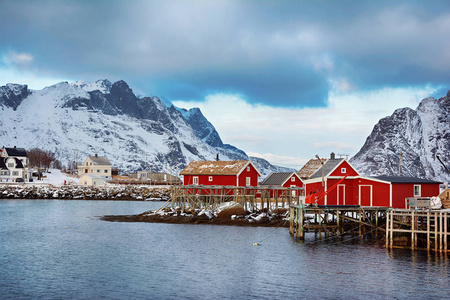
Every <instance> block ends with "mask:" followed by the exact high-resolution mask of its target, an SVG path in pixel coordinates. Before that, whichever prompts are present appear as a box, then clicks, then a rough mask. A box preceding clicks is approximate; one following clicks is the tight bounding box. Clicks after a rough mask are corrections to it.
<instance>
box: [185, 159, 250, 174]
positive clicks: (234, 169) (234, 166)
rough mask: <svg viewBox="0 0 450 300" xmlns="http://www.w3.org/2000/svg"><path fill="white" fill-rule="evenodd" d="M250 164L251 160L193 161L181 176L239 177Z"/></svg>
mask: <svg viewBox="0 0 450 300" xmlns="http://www.w3.org/2000/svg"><path fill="white" fill-rule="evenodd" d="M248 164H252V163H251V162H250V161H249V160H233V161H221V160H220V161H191V162H190V163H189V164H188V165H187V166H186V168H184V169H183V171H181V172H180V175H238V174H239V173H241V171H242V170H243V169H244V168H245V167H246V166H247V165H248ZM252 165H253V164H252ZM255 169H256V168H255ZM257 171H258V170H257ZM258 173H259V172H258Z"/></svg>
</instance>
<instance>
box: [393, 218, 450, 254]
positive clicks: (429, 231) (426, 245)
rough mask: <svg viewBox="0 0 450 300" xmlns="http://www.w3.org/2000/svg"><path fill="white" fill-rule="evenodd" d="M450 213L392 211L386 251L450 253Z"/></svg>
mask: <svg viewBox="0 0 450 300" xmlns="http://www.w3.org/2000/svg"><path fill="white" fill-rule="evenodd" d="M449 222H450V213H449V212H448V211H446V210H427V211H416V210H406V209H395V210H389V211H388V213H387V223H386V248H388V249H392V248H408V249H413V250H415V249H418V250H427V251H434V252H446V253H447V252H449V251H450V250H449V248H448V247H449V244H450V243H449V242H448V240H449V235H450V233H449V226H450V225H449V224H450V223H449Z"/></svg>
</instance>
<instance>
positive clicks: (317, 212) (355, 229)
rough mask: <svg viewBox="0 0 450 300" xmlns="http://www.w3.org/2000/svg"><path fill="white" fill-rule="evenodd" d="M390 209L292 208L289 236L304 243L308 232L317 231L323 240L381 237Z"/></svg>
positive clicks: (346, 207)
mask: <svg viewBox="0 0 450 300" xmlns="http://www.w3.org/2000/svg"><path fill="white" fill-rule="evenodd" d="M387 209H388V208H387V207H362V206H345V205H339V206H305V205H297V206H291V208H290V226H289V228H290V230H289V232H290V234H291V235H293V236H295V237H297V238H298V239H301V240H303V239H304V238H305V232H315V233H316V234H318V235H319V239H320V238H321V237H322V233H323V234H324V235H325V237H329V236H341V235H345V234H359V235H360V236H362V235H365V234H366V233H372V232H374V233H375V234H378V231H383V232H384V231H385V228H384V227H385V226H384V224H385V218H386V211H387Z"/></svg>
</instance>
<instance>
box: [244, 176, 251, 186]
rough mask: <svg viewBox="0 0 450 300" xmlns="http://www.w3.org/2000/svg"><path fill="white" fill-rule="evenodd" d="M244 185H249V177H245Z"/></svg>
mask: <svg viewBox="0 0 450 300" xmlns="http://www.w3.org/2000/svg"><path fill="white" fill-rule="evenodd" d="M245 185H250V177H246V178H245Z"/></svg>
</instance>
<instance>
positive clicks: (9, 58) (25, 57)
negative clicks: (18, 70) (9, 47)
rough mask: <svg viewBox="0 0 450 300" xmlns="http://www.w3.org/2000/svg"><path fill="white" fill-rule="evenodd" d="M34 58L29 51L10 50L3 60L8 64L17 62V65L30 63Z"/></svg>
mask: <svg viewBox="0 0 450 300" xmlns="http://www.w3.org/2000/svg"><path fill="white" fill-rule="evenodd" d="M33 60H34V57H33V56H32V55H31V54H28V53H16V52H9V53H8V54H6V55H5V56H4V57H3V62H4V63H6V64H16V65H21V66H24V65H29V64H30V63H32V62H33Z"/></svg>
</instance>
